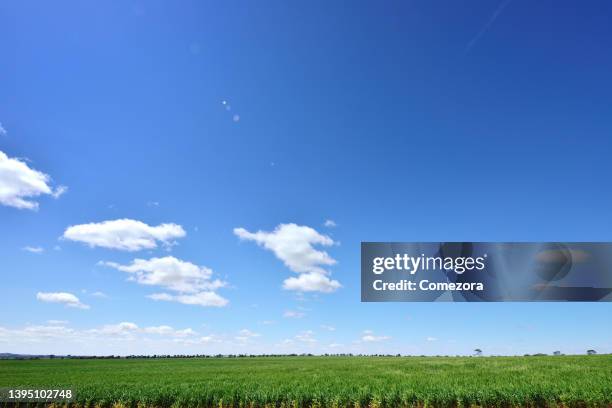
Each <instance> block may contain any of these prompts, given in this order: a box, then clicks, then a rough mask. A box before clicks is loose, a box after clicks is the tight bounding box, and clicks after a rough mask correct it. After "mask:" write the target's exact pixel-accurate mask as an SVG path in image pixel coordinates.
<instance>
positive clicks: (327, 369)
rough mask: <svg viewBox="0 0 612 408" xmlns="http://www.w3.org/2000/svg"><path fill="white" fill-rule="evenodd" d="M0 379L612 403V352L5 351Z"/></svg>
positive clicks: (277, 395)
mask: <svg viewBox="0 0 612 408" xmlns="http://www.w3.org/2000/svg"><path fill="white" fill-rule="evenodd" d="M0 386H1V387H19V388H33V387H42V388H49V387H60V388H61V387H68V386H69V387H72V388H73V389H74V390H75V391H76V394H77V398H76V401H75V405H78V406H83V405H87V406H98V405H99V406H112V405H113V404H115V403H119V404H117V406H133V407H136V406H154V407H170V406H177V407H178V406H186V407H196V406H201V407H213V406H215V407H221V406H223V407H264V406H267V407H271V406H274V407H425V406H440V407H469V406H491V407H493V406H495V407H510V406H532V407H544V406H567V407H589V406H597V407H612V355H601V356H556V357H552V356H551V357H482V358H469V357H457V358H453V357H449V358H446V357H269V358H261V357H257V358H232V359H230V358H209V359H156V360H154V359H143V360H141V359H134V360H30V361H9V360H5V361H0Z"/></svg>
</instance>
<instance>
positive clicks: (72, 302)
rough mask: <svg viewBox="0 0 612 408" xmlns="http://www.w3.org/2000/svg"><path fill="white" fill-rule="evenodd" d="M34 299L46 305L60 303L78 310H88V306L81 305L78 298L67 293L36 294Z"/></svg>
mask: <svg viewBox="0 0 612 408" xmlns="http://www.w3.org/2000/svg"><path fill="white" fill-rule="evenodd" d="M36 299H38V300H40V301H41V302H47V303H61V304H63V305H65V306H68V307H75V308H78V309H89V305H86V304H84V303H81V301H80V300H79V298H78V297H76V296H75V295H73V294H72V293H67V292H38V293H37V294H36Z"/></svg>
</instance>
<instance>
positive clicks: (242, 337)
mask: <svg viewBox="0 0 612 408" xmlns="http://www.w3.org/2000/svg"><path fill="white" fill-rule="evenodd" d="M260 336H261V334H259V333H255V332H252V331H251V330H249V329H242V330H240V331H239V332H238V336H236V337H234V339H236V340H237V341H239V342H241V343H246V342H247V341H249V340H251V339H252V338H255V337H260Z"/></svg>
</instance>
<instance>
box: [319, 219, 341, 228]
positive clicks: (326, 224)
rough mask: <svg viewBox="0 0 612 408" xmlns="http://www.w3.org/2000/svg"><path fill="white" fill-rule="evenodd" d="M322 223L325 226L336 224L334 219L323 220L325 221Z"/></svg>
mask: <svg viewBox="0 0 612 408" xmlns="http://www.w3.org/2000/svg"><path fill="white" fill-rule="evenodd" d="M323 225H324V226H325V227H327V228H334V227H336V226H338V224H336V222H335V221H334V220H325V223H324V224H323Z"/></svg>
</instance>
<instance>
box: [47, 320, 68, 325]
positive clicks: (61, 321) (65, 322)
mask: <svg viewBox="0 0 612 408" xmlns="http://www.w3.org/2000/svg"><path fill="white" fill-rule="evenodd" d="M47 324H48V325H51V326H64V325H66V324H68V320H47Z"/></svg>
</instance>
